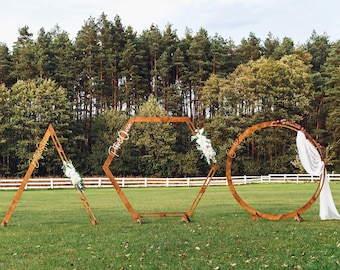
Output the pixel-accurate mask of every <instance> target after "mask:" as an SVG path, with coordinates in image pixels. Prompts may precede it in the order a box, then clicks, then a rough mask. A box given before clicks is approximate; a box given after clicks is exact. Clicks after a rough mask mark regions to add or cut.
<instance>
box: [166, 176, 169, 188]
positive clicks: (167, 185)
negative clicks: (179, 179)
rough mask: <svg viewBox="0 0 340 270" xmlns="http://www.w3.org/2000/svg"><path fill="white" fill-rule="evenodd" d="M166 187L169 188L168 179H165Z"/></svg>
mask: <svg viewBox="0 0 340 270" xmlns="http://www.w3.org/2000/svg"><path fill="white" fill-rule="evenodd" d="M166 187H169V177H167V178H166Z"/></svg>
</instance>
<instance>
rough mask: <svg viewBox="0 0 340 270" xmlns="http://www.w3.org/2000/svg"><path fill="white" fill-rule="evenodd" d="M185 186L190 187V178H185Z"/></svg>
mask: <svg viewBox="0 0 340 270" xmlns="http://www.w3.org/2000/svg"><path fill="white" fill-rule="evenodd" d="M187 186H188V187H190V177H188V178H187Z"/></svg>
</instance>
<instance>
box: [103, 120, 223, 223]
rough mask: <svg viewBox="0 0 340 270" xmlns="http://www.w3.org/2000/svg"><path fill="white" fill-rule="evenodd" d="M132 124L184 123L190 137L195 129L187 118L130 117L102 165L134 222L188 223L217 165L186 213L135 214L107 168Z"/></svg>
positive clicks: (212, 168)
mask: <svg viewBox="0 0 340 270" xmlns="http://www.w3.org/2000/svg"><path fill="white" fill-rule="evenodd" d="M134 123H186V124H187V126H188V128H189V130H190V132H191V133H192V135H196V133H195V127H194V125H193V124H192V122H191V120H190V118H189V117H131V118H130V119H129V121H128V122H127V124H126V125H125V127H124V129H123V130H121V131H120V132H119V133H118V139H117V140H116V142H115V143H114V144H113V145H112V146H111V147H110V148H109V155H108V157H107V159H106V161H105V162H104V164H103V170H104V172H105V173H106V175H107V176H108V177H109V179H110V181H111V183H112V185H113V186H114V188H115V189H116V191H117V193H118V195H119V197H120V199H121V200H122V202H123V203H124V205H125V207H126V208H127V210H128V211H129V213H130V215H131V216H132V218H133V219H134V220H133V221H134V222H138V223H141V219H142V218H165V217H168V218H175V217H178V218H181V219H182V221H184V222H190V217H191V216H192V215H193V214H194V211H195V209H196V207H197V206H198V204H199V202H200V200H201V198H202V196H203V194H204V192H205V190H206V189H207V188H208V186H209V183H210V181H211V179H212V178H213V176H214V175H215V173H216V171H217V169H218V165H217V163H214V164H212V166H211V169H210V171H209V173H208V175H207V177H206V179H205V181H204V183H203V184H202V186H201V189H200V190H199V192H198V194H197V195H196V198H195V199H194V201H193V203H192V204H191V207H190V208H189V210H188V211H186V212H185V211H184V212H139V213H138V212H136V211H135V210H134V209H133V207H132V205H131V203H130V202H129V200H128V199H127V197H126V196H125V194H124V193H123V191H122V189H121V188H120V186H119V184H118V182H117V180H116V178H115V177H114V175H113V174H112V172H111V170H110V168H109V166H110V164H111V162H112V160H113V159H114V157H115V156H117V152H118V150H119V149H120V147H121V145H122V143H123V141H124V140H125V139H127V138H128V136H129V135H128V133H129V131H130V129H131V127H132V125H133V124H134Z"/></svg>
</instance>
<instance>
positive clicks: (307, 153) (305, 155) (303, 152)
mask: <svg viewBox="0 0 340 270" xmlns="http://www.w3.org/2000/svg"><path fill="white" fill-rule="evenodd" d="M296 146H297V149H298V152H299V157H300V160H301V163H302V165H303V167H304V169H305V170H306V172H307V173H309V174H311V175H317V176H321V179H325V180H324V183H323V187H322V189H321V192H320V218H321V219H322V220H326V219H340V215H339V213H338V210H337V209H336V207H335V204H334V200H333V196H332V193H331V188H330V185H329V177H328V176H327V172H326V169H325V163H324V162H323V161H322V159H321V156H320V153H319V152H318V150H317V149H316V147H315V146H314V145H313V144H312V143H311V142H310V141H309V140H308V139H307V138H306V136H305V134H304V133H303V132H302V131H298V132H297V137H296ZM320 185H322V183H320Z"/></svg>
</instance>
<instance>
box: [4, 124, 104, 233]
mask: <svg viewBox="0 0 340 270" xmlns="http://www.w3.org/2000/svg"><path fill="white" fill-rule="evenodd" d="M50 137H51V138H52V140H53V143H54V145H55V147H56V149H57V151H58V154H59V156H60V159H61V160H62V162H63V164H64V163H67V162H68V159H67V156H66V154H65V152H64V150H63V148H62V146H61V144H60V141H59V139H58V137H57V134H56V132H55V130H54V128H53V126H52V124H50V125H49V126H48V128H47V130H46V132H45V135H44V137H43V138H42V140H41V141H40V143H39V146H38V147H37V150H36V151H35V153H34V155H33V158H32V161H31V162H30V165H29V167H28V169H27V171H26V174H25V176H24V178H23V180H22V182H21V184H20V186H19V189H18V190H17V192H16V194H15V195H14V198H13V201H12V203H11V205H10V206H9V208H8V211H7V213H6V215H5V217H4V219H3V221H2V223H1V226H2V227H6V226H7V224H8V222H9V220H10V218H11V216H12V214H13V212H14V209H15V207H16V205H17V203H18V201H19V199H20V197H21V194H22V193H23V191H24V189H25V186H26V184H27V183H28V181H29V178H30V177H31V175H32V173H33V171H34V169H35V168H36V166H37V164H38V161H39V159H40V158H41V156H42V152H43V151H44V148H45V147H46V145H47V142H48V140H49V138H50ZM77 190H78V195H79V198H80V200H81V203H82V204H83V206H84V209H85V211H86V213H87V215H88V216H89V218H90V220H91V223H92V224H93V225H96V224H98V222H97V219H96V217H95V215H94V214H93V212H92V210H91V207H90V205H89V203H88V202H87V200H86V197H85V194H84V192H83V191H82V190H80V189H77Z"/></svg>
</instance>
